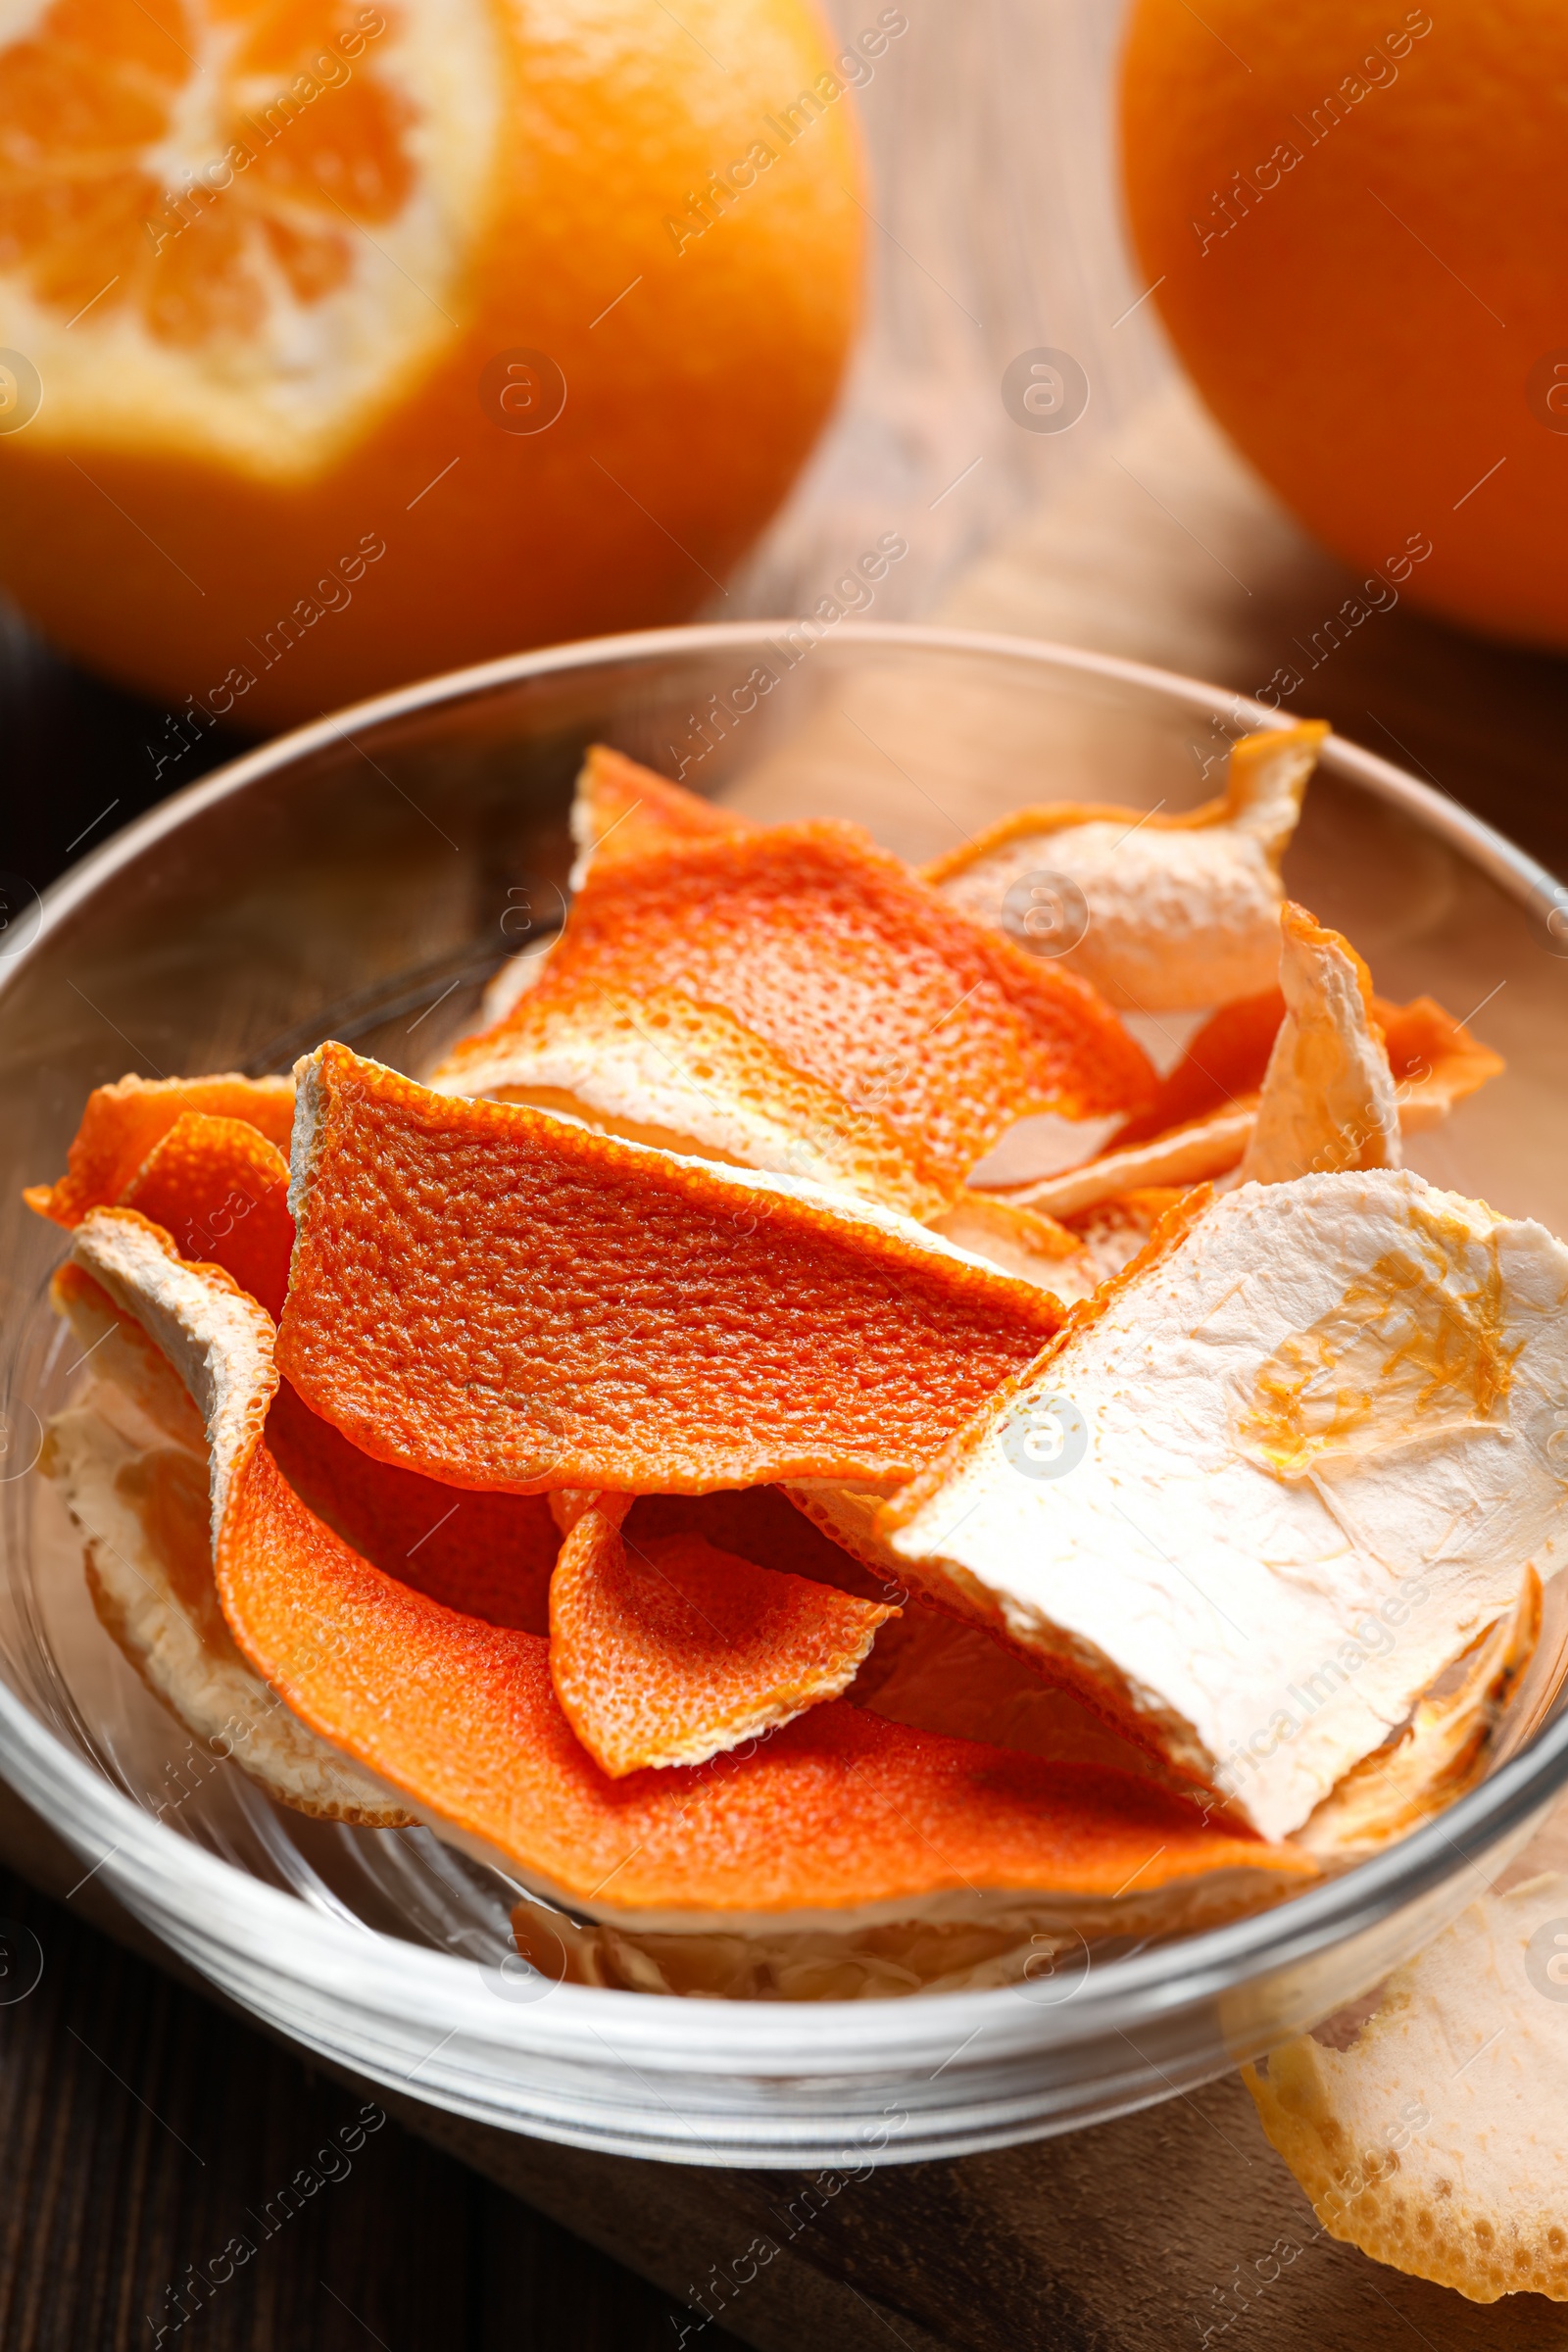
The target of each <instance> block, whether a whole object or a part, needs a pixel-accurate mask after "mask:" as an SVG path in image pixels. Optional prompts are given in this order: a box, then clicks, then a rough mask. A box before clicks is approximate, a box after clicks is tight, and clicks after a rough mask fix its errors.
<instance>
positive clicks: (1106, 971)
mask: <svg viewBox="0 0 1568 2352" xmlns="http://www.w3.org/2000/svg"><path fill="white" fill-rule="evenodd" d="M1319 740H1320V738H1319V735H1318V732H1317V730H1315V729H1314V730H1310V731H1307V730H1300V731H1298V730H1295V729H1292V730H1288V731H1283V732H1280V733H1270V734H1266V735H1263V736H1253V737H1249V738H1246V739H1245V740H1244V742H1243V743H1241V744H1238V745H1237V746H1236V747H1235V750H1234V751H1233V753H1232V755H1231V773H1230V779H1229V789H1228V792H1227V798H1226V803H1225V805H1224V808H1223V813H1221V814H1218V815H1217V817H1216V819H1215V821H1204V822H1201V823H1194V824H1169V823H1167V824H1163V825H1160V824H1156V823H1151V822H1148V821H1145V820H1140V819H1139V818H1138V817H1137V816H1136V815H1131V816H1127V815H1122V814H1118V815H1116V816H1113V817H1095V818H1089V819H1086V820H1085V821H1083V822H1079V823H1069V824H1062V825H1054V824H1042V825H1041V826H1040V828H1039V830H1038V831H1030V832H1019V833H1016V834H1014V835H1013V836H1012V837H1011V838H1010V839H1008V840H1005V841H1001V842H998V843H997V844H996V845H995V846H994V847H993V848H991V849H983V850H982V851H981V852H980V854H979V855H978V856H977V857H976V858H974V859H973V860H972V861H970V862H968V863H966V864H964V865H961V866H959V867H958V868H956V870H955V871H954V872H952V873H951V874H950V875H949V876H948V877H947V878H946V879H945V880H943V881H942V882H940V883H939V884H938V887H939V888H940V890H941V891H942V893H943V896H944V897H945V898H948V899H950V900H951V901H952V902H953V904H954V905H955V906H956V907H961V908H962V909H963V910H964V912H965V913H967V914H971V915H974V916H976V917H977V918H978V919H980V920H981V921H983V922H991V923H999V922H1000V921H1001V919H1002V902H1003V900H1004V899H1005V896H1006V893H1007V891H1008V889H1009V888H1010V887H1011V885H1012V884H1013V883H1014V882H1016V881H1019V880H1021V879H1022V878H1023V877H1024V876H1025V875H1027V874H1034V873H1049V874H1053V875H1063V876H1065V877H1066V878H1067V879H1068V880H1070V881H1072V882H1074V883H1076V884H1077V886H1078V888H1079V889H1080V890H1081V891H1082V893H1083V895H1084V899H1085V901H1086V903H1087V906H1088V910H1089V927H1088V929H1087V931H1086V932H1085V933H1084V935H1083V938H1082V940H1081V941H1080V942H1079V944H1078V945H1077V946H1075V947H1074V948H1073V949H1072V950H1071V951H1070V952H1069V953H1068V955H1067V956H1064V958H1063V960H1064V961H1065V962H1066V963H1068V964H1069V965H1070V966H1071V968H1072V969H1073V970H1075V971H1078V972H1081V973H1082V974H1083V976H1084V978H1085V979H1087V980H1092V981H1093V982H1094V983H1095V985H1096V986H1097V987H1098V988H1099V989H1100V990H1101V991H1102V993H1103V995H1104V996H1105V997H1106V998H1107V1000H1108V1001H1109V1003H1110V1004H1112V1005H1116V1006H1118V1007H1119V1008H1121V1009H1124V1010H1125V1009H1128V1008H1133V1009H1137V1010H1139V1011H1144V1012H1159V1011H1166V1010H1169V1011H1180V1010H1188V1009H1192V1008H1196V1007H1198V1006H1209V1005H1225V1004H1229V1003H1231V1002H1232V1001H1233V1000H1234V999H1236V998H1238V997H1249V996H1254V995H1256V994H1257V993H1258V992H1259V991H1261V990H1263V989H1265V988H1268V987H1270V986H1271V985H1272V983H1273V979H1274V972H1275V965H1276V961H1277V959H1278V956H1279V909H1280V903H1281V900H1282V898H1283V896H1284V893H1283V890H1282V887H1281V884H1280V879H1279V862H1280V858H1281V857H1282V856H1283V854H1284V851H1285V849H1286V846H1287V845H1288V843H1289V841H1290V837H1291V834H1292V833H1293V831H1294V830H1295V827H1296V822H1297V818H1298V816H1299V813H1300V806H1301V799H1302V796H1303V794H1304V792H1305V790H1306V784H1307V780H1308V778H1309V777H1310V775H1311V772H1312V768H1313V766H1314V764H1315V762H1316V760H1317V752H1318V742H1319Z"/></svg>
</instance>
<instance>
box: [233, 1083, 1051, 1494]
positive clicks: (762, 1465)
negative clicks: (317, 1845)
mask: <svg viewBox="0 0 1568 2352" xmlns="http://www.w3.org/2000/svg"><path fill="white" fill-rule="evenodd" d="M299 1075H300V1083H301V1089H302V1092H301V1120H302V1138H303V1143H302V1148H301V1150H300V1151H299V1152H298V1153H297V1154H296V1163H295V1178H296V1182H297V1185H298V1187H299V1192H298V1205H299V1238H298V1241H297V1242H296V1245H295V1255H294V1268H293V1279H292V1282H291V1285H290V1290H289V1298H288V1303H287V1306H286V1307H285V1309H284V1314H283V1321H282V1326H281V1330H280V1333H279V1343H278V1362H279V1365H280V1367H281V1368H282V1370H283V1371H284V1372H286V1374H287V1376H288V1378H289V1379H290V1380H291V1381H292V1382H293V1383H294V1385H295V1387H296V1388H297V1389H298V1390H299V1392H300V1394H301V1396H302V1397H304V1398H305V1401H306V1402H307V1403H308V1404H309V1405H310V1406H311V1407H312V1409H313V1410H314V1411H316V1412H319V1413H320V1414H322V1415H323V1416H324V1417H325V1418H326V1419H327V1420H330V1421H332V1422H333V1423H335V1425H336V1426H337V1427H338V1428H339V1429H340V1430H342V1431H343V1433H344V1434H345V1436H347V1437H349V1438H351V1439H352V1440H353V1441H354V1443H355V1444H356V1445H357V1446H362V1447H363V1448H364V1450H365V1451H366V1452H368V1453H371V1454H374V1455H376V1456H377V1458H379V1459H381V1460H384V1461H393V1462H399V1463H402V1464H403V1465H404V1466H405V1467H406V1468H409V1469H416V1470H419V1471H422V1472H423V1473H424V1474H425V1475H426V1476H428V1477H435V1478H439V1479H443V1480H447V1481H449V1482H450V1483H451V1484H453V1485H455V1486H466V1487H488V1488H497V1489H502V1490H505V1491H508V1492H511V1493H514V1494H535V1493H544V1492H547V1491H548V1490H550V1489H551V1488H554V1487H575V1488H586V1489H598V1488H610V1489H612V1490H613V1491H615V1492H618V1493H623V1494H635V1493H655V1494H660V1493H700V1492H702V1491H703V1490H705V1489H707V1488H711V1487H725V1486H754V1485H767V1484H772V1483H775V1482H777V1481H778V1480H780V1479H782V1478H786V1477H802V1478H826V1477H839V1478H872V1479H878V1478H892V1477H899V1476H903V1475H907V1472H908V1471H909V1470H911V1469H912V1468H913V1467H914V1466H915V1465H916V1464H918V1463H919V1462H921V1461H923V1460H925V1459H927V1458H929V1456H930V1455H931V1453H932V1452H933V1451H934V1450H935V1449H936V1448H937V1447H938V1446H940V1445H941V1444H942V1443H943V1441H944V1440H945V1439H946V1438H947V1437H948V1436H949V1435H950V1434H951V1433H952V1432H953V1431H954V1430H955V1429H956V1428H957V1427H958V1426H959V1425H960V1424H961V1423H962V1422H963V1421H964V1420H965V1419H966V1418H967V1417H968V1415H969V1413H970V1412H971V1411H972V1410H974V1409H975V1407H976V1406H977V1405H978V1404H979V1403H980V1402H981V1401H982V1400H983V1399H984V1398H985V1397H988V1396H989V1395H990V1394H991V1393H992V1391H993V1390H994V1389H995V1388H996V1386H997V1384H998V1382H999V1381H1000V1380H1002V1379H1004V1378H1005V1376H1006V1374H1007V1373H1009V1372H1011V1371H1015V1370H1017V1369H1020V1368H1021V1366H1022V1365H1023V1364H1025V1363H1026V1362H1028V1361H1029V1360H1030V1358H1032V1357H1033V1356H1034V1355H1035V1354H1036V1353H1037V1351H1038V1350H1039V1348H1041V1347H1042V1346H1043V1345H1044V1344H1045V1343H1046V1341H1047V1340H1049V1339H1051V1338H1052V1337H1053V1336H1054V1333H1055V1332H1056V1331H1057V1330H1058V1329H1059V1328H1060V1325H1061V1321H1062V1310H1061V1309H1060V1307H1059V1306H1058V1305H1057V1303H1056V1301H1055V1300H1054V1299H1052V1298H1050V1297H1049V1296H1048V1295H1047V1294H1046V1293H1044V1292H1041V1291H1038V1290H1034V1289H1032V1288H1030V1287H1029V1286H1028V1285H1026V1284H1023V1283H1019V1282H1014V1281H1011V1280H1009V1279H1008V1278H1007V1277H1006V1276H1005V1275H1002V1274H996V1273H992V1272H991V1271H990V1270H989V1269H988V1268H982V1267H980V1266H979V1265H977V1264H975V1263H974V1262H972V1261H970V1260H966V1259H964V1258H962V1257H960V1256H958V1254H957V1253H956V1252H955V1251H952V1250H948V1249H947V1248H946V1247H945V1246H944V1245H943V1244H942V1243H940V1242H938V1241H936V1240H934V1239H932V1238H930V1237H928V1236H925V1235H924V1234H923V1233H922V1232H921V1230H920V1229H919V1228H918V1227H915V1226H908V1225H901V1224H899V1223H898V1222H897V1221H896V1220H894V1219H892V1218H889V1217H886V1216H883V1215H880V1214H879V1212H876V1211H874V1210H871V1209H869V1208H867V1209H866V1210H864V1211H863V1212H862V1213H861V1214H860V1215H858V1216H855V1217H851V1216H848V1215H846V1216H843V1217H840V1216H837V1215H830V1214H828V1213H827V1212H825V1211H824V1210H822V1209H820V1208H817V1207H815V1206H812V1205H811V1204H809V1202H807V1201H803V1200H799V1199H797V1198H796V1197H795V1196H794V1195H793V1194H792V1193H790V1192H789V1191H788V1190H787V1189H785V1188H782V1187H779V1186H774V1187H773V1188H772V1189H769V1186H768V1183H767V1180H765V1179H763V1178H761V1177H750V1178H748V1179H747V1180H746V1181H744V1182H743V1181H741V1180H739V1179H738V1178H736V1179H733V1180H732V1178H731V1177H730V1176H729V1175H727V1174H721V1173H720V1172H719V1171H717V1170H715V1169H708V1168H704V1167H702V1166H701V1165H698V1164H695V1163H692V1162H689V1161H682V1160H677V1159H673V1158H670V1157H668V1156H667V1155H665V1154H663V1153H662V1152H652V1151H647V1150H643V1149H640V1148H639V1147H637V1146H635V1145H630V1144H621V1143H613V1142H612V1141H611V1140H610V1139H608V1138H607V1137H605V1136H600V1135H592V1134H588V1133H586V1132H584V1131H583V1130H582V1129H580V1128H577V1127H572V1126H568V1125H566V1124H565V1123H564V1122H563V1121H560V1120H556V1119H549V1118H544V1117H541V1116H540V1115H539V1114H538V1113H537V1112H534V1111H531V1110H525V1109H522V1108H519V1107H516V1106H514V1105H513V1104H510V1103H477V1102H469V1101H466V1100H461V1099H455V1098H453V1097H450V1096H446V1095H436V1094H432V1093H430V1092H429V1091H428V1090H427V1089H426V1088H424V1087H420V1086H416V1085H415V1084H414V1083H413V1082H412V1081H411V1080H409V1079H406V1078H400V1077H398V1076H397V1075H396V1074H395V1073H394V1072H392V1071H390V1070H386V1069H383V1068H382V1067H381V1066H380V1065H379V1064H378V1063H375V1062H369V1061H362V1060H361V1059H360V1058H359V1057H358V1056H357V1055H355V1054H351V1053H350V1052H349V1051H348V1049H347V1048H346V1047H344V1046H336V1045H328V1046H323V1047H322V1048H321V1049H320V1051H319V1053H318V1054H315V1055H314V1056H312V1058H311V1059H310V1060H309V1061H307V1062H302V1063H301V1065H300V1073H299Z"/></svg>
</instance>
